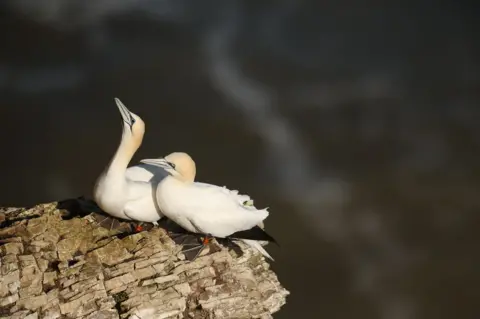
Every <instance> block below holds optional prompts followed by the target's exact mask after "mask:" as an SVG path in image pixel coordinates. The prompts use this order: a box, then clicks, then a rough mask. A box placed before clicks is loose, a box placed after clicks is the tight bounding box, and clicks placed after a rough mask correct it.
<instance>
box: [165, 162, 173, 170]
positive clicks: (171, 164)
mask: <svg viewBox="0 0 480 319" xmlns="http://www.w3.org/2000/svg"><path fill="white" fill-rule="evenodd" d="M167 163H168V165H170V166H171V167H172V168H173V169H175V164H173V163H172V162H167Z"/></svg>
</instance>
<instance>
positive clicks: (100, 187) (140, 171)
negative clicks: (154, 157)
mask: <svg viewBox="0 0 480 319" xmlns="http://www.w3.org/2000/svg"><path fill="white" fill-rule="evenodd" d="M158 175H160V176H161V177H165V176H166V175H168V173H167V172H166V171H165V170H164V169H163V168H160V167H152V168H151V167H150V166H147V165H145V164H139V165H135V166H131V167H129V168H128V169H127V170H126V172H125V174H124V176H118V177H113V178H111V177H110V176H108V175H103V176H102V177H101V178H100V179H99V180H98V183H97V185H96V187H95V191H94V199H95V202H96V203H97V204H98V206H99V207H100V208H101V209H102V210H103V211H105V212H106V213H108V214H110V215H112V216H114V217H117V218H122V219H127V220H135V221H140V222H150V223H152V222H156V221H158V220H159V219H160V218H161V217H162V214H161V212H160V211H159V209H158V208H157V206H156V203H155V200H156V199H155V190H154V187H155V184H153V183H151V180H152V178H153V177H157V176H158Z"/></svg>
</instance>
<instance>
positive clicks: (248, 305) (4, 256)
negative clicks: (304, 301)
mask: <svg viewBox="0 0 480 319" xmlns="http://www.w3.org/2000/svg"><path fill="white" fill-rule="evenodd" d="M57 205H58V203H57V202H54V203H48V204H41V205H37V206H35V207H33V208H30V209H25V208H0V222H1V228H0V256H1V263H0V268H1V277H0V318H19V319H20V318H26V319H35V318H52V319H53V318H91V319H94V318H98V319H102V318H103V319H107V318H141V319H147V318H272V314H273V313H275V312H277V311H278V310H279V309H280V308H281V307H282V306H283V305H284V304H285V302H286V301H285V299H286V296H287V295H288V294H289V292H288V291H287V290H285V289H284V288H283V287H282V286H281V284H280V283H279V281H278V279H277V276H276V275H275V273H273V272H272V271H271V270H270V269H269V264H268V263H267V262H266V261H265V260H264V258H263V256H261V255H260V254H258V253H257V252H254V251H253V250H252V249H250V248H247V247H246V246H245V245H242V244H239V245H240V246H241V247H242V248H243V251H244V255H243V256H241V257H237V256H236V255H235V253H234V252H229V251H228V250H227V249H225V248H223V249H220V250H218V251H216V252H213V253H211V252H208V251H206V252H205V253H206V254H202V256H200V257H199V258H197V259H196V260H195V261H194V262H188V261H185V258H184V256H183V254H182V253H181V252H180V248H181V247H180V246H177V245H175V244H174V242H173V241H172V240H171V239H170V238H169V237H168V235H167V234H166V232H165V231H164V230H163V229H159V228H153V229H151V230H149V231H145V232H140V233H136V234H131V235H128V236H119V234H118V231H111V230H107V229H105V228H103V227H100V226H98V224H96V223H95V222H94V219H93V218H92V216H91V215H89V214H88V215H85V214H84V216H83V217H69V218H65V216H66V215H65V210H64V209H58V206H57Z"/></svg>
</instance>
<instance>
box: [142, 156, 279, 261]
mask: <svg viewBox="0 0 480 319" xmlns="http://www.w3.org/2000/svg"><path fill="white" fill-rule="evenodd" d="M140 162H141V163H146V164H147V163H148V164H152V165H158V166H159V167H163V168H164V169H165V170H166V171H168V172H169V173H170V174H171V176H169V177H166V178H165V179H164V180H163V181H161V182H160V184H159V185H158V186H157V191H156V195H157V202H158V206H159V207H160V209H161V210H162V212H163V214H164V215H165V216H167V217H168V218H169V219H171V220H173V221H174V222H175V223H177V224H178V225H180V226H181V227H183V228H184V229H186V230H188V231H190V232H193V233H202V234H205V235H211V236H214V237H220V238H225V237H228V236H230V235H232V234H234V233H237V232H239V231H245V230H249V229H252V228H253V227H255V226H257V225H261V224H263V220H264V219H265V218H266V217H267V216H268V211H267V209H262V210H258V209H256V208H255V206H253V200H252V199H251V198H250V196H248V195H243V194H239V193H238V190H230V189H228V188H227V187H225V186H223V187H220V186H217V185H212V184H207V183H201V182H194V180H195V175H196V165H195V162H194V161H193V159H192V158H191V157H190V156H189V155H188V154H186V153H182V152H174V153H171V154H169V155H167V156H166V157H165V158H163V159H161V158H160V159H144V160H141V161H140ZM256 228H257V230H256V231H257V234H258V232H260V233H262V232H263V230H261V228H259V227H256ZM261 236H262V235H261ZM262 239H273V238H271V237H270V236H269V235H268V234H266V233H265V237H264V238H262ZM239 240H242V241H243V242H245V243H246V244H247V245H249V246H251V247H253V248H254V249H256V250H258V251H259V252H260V253H261V254H262V255H264V256H265V257H267V258H269V259H271V260H274V259H273V258H272V256H270V254H268V252H267V251H266V250H265V249H264V248H263V247H262V245H261V244H260V242H259V241H258V240H252V239H245V238H239Z"/></svg>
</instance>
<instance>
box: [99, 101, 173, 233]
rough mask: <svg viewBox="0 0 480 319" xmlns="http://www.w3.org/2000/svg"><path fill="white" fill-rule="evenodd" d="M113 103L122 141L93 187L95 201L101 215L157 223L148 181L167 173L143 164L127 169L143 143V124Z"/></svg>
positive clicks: (157, 210) (132, 114)
mask: <svg viewBox="0 0 480 319" xmlns="http://www.w3.org/2000/svg"><path fill="white" fill-rule="evenodd" d="M115 102H116V104H117V107H118V110H119V111H120V114H121V115H122V119H123V134H122V139H121V142H120V145H119V146H118V149H117V151H116V153H115V155H114V156H113V158H112V160H111V162H110V164H109V165H108V167H107V168H106V169H105V171H104V172H103V173H102V174H101V175H100V177H99V178H98V180H97V182H96V184H95V187H94V191H93V195H94V200H95V202H96V203H97V205H98V206H99V207H100V208H101V209H102V210H103V211H104V212H106V213H108V214H109V215H112V216H114V217H117V218H122V219H127V220H134V221H140V222H150V223H153V224H157V221H158V220H159V219H160V218H161V217H162V214H161V213H160V210H159V209H158V207H157V205H156V200H155V195H154V190H153V188H152V187H153V186H152V183H151V182H150V180H151V179H152V177H154V176H155V177H156V176H157V175H159V174H160V175H161V173H162V172H163V177H165V176H167V175H168V173H167V172H166V171H164V170H163V169H158V167H157V168H155V170H150V169H149V168H148V167H147V166H148V165H145V164H140V165H138V166H132V167H130V168H128V169H127V166H128V164H129V163H130V160H131V159H132V157H133V155H134V154H135V152H136V151H137V149H138V148H139V147H140V145H141V144H142V140H143V135H144V133H145V123H144V122H143V121H142V119H141V118H140V117H139V116H138V115H136V114H134V113H132V112H130V111H129V110H128V109H127V107H126V106H125V105H124V104H123V103H122V102H121V101H120V100H119V99H118V98H115ZM150 166H151V165H150Z"/></svg>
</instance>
